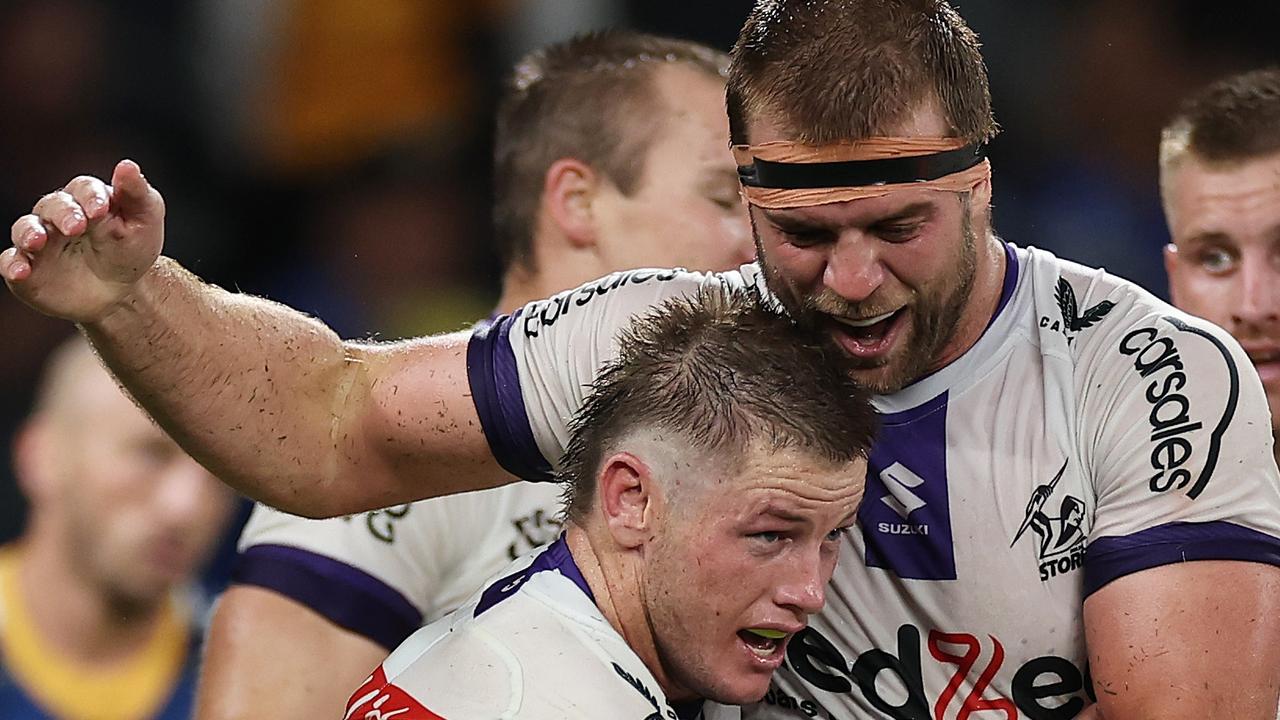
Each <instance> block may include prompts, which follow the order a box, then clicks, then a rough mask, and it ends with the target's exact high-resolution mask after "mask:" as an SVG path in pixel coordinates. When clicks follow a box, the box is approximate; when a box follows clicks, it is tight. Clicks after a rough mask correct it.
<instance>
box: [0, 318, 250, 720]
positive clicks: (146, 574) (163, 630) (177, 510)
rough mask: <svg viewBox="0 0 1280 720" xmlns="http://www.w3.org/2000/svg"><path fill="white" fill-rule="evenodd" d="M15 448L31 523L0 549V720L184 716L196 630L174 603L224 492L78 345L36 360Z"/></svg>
mask: <svg viewBox="0 0 1280 720" xmlns="http://www.w3.org/2000/svg"><path fill="white" fill-rule="evenodd" d="M13 448H14V452H13V457H14V470H15V476H16V477H17V479H18V484H19V486H20V487H21V489H22V491H23V494H24V495H25V496H26V497H27V499H28V501H30V512H29V514H28V517H27V527H26V531H25V532H24V533H23V535H22V536H21V537H20V538H19V539H18V540H17V541H15V542H14V543H12V544H10V545H7V546H5V547H3V548H0V717H3V718H5V719H6V720H53V719H55V718H57V719H59V720H78V719H82V718H95V719H97V718H100V719H101V720H143V719H144V718H154V719H156V720H186V718H190V717H191V709H192V700H193V698H194V695H195V676H196V665H197V660H198V658H199V632H200V629H199V619H198V618H197V617H195V615H196V613H198V612H199V609H198V608H196V607H193V602H192V600H193V598H192V597H190V596H188V595H187V594H186V593H185V591H186V590H189V589H190V588H189V587H188V586H189V585H190V584H191V583H193V582H194V580H195V573H196V571H197V570H198V569H199V567H200V564H201V563H202V562H203V561H204V560H205V559H206V558H207V557H208V555H209V553H210V552H211V551H212V550H213V548H214V545H215V543H216V542H217V540H218V538H219V536H220V535H221V533H222V530H223V529H224V528H225V526H226V524H227V522H228V521H229V520H230V518H231V513H232V510H233V508H234V496H233V494H232V493H231V491H230V490H229V489H228V488H227V487H226V486H225V485H223V484H222V483H220V482H218V480H217V478H215V477H213V476H212V475H210V474H209V473H208V472H207V471H206V470H205V469H204V468H202V467H200V465H199V464H197V463H196V461H194V460H192V459H191V458H190V457H188V456H187V454H186V453H184V452H182V450H181V448H179V447H178V445H177V443H175V442H174V441H173V440H171V439H169V437H168V436H166V435H165V434H164V431H163V430H161V429H160V428H158V427H156V425H155V423H153V422H151V419H150V418H148V417H147V416H146V414H145V413H143V412H142V411H141V410H140V409H138V407H137V406H136V405H134V404H133V401H132V400H130V399H129V397H128V396H126V395H125V394H124V393H123V392H121V390H120V388H119V386H117V385H116V382H115V380H114V379H113V378H112V377H111V375H110V373H108V372H107V370H106V369H105V368H103V367H102V365H101V364H100V363H99V362H98V360H97V358H95V357H94V355H93V350H92V349H91V348H90V347H89V343H87V342H85V340H84V338H82V337H79V336H75V337H73V338H72V339H70V340H68V341H67V342H65V343H64V344H63V345H62V346H60V347H59V348H58V349H57V350H55V351H54V353H53V355H52V356H50V359H49V360H48V362H47V363H46V366H45V371H44V377H43V379H42V380H41V383H40V387H39V389H38V391H37V394H36V403H35V407H34V409H33V411H32V413H31V415H30V417H29V418H28V419H27V420H26V422H25V423H24V424H23V426H22V428H21V429H20V430H19V431H18V434H17V435H16V436H15V438H14V442H13Z"/></svg>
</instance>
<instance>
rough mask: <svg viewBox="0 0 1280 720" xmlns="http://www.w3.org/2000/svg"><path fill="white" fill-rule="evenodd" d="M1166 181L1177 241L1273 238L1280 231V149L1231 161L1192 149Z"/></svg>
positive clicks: (1247, 240)
mask: <svg viewBox="0 0 1280 720" xmlns="http://www.w3.org/2000/svg"><path fill="white" fill-rule="evenodd" d="M1164 181H1165V195H1166V198H1165V200H1166V208H1167V210H1168V215H1169V225H1170V230H1171V231H1172V234H1173V239H1174V242H1175V243H1178V244H1180V245H1181V244H1189V243H1196V242H1203V241H1205V240H1225V239H1230V240H1231V241H1233V242H1239V243H1251V242H1270V241H1272V240H1274V239H1275V236H1276V235H1278V234H1280V154H1275V155H1271V156H1267V157H1262V158H1256V159H1251V160H1245V161H1241V162H1232V163H1209V162H1205V161H1202V160H1200V159H1199V158H1197V157H1195V156H1194V155H1190V154H1189V155H1187V156H1185V157H1183V158H1181V159H1180V160H1179V161H1177V162H1176V163H1174V164H1172V165H1171V166H1170V167H1169V168H1168V169H1166V171H1165V178H1164Z"/></svg>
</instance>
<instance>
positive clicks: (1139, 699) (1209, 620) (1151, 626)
mask: <svg viewBox="0 0 1280 720" xmlns="http://www.w3.org/2000/svg"><path fill="white" fill-rule="evenodd" d="M1084 621H1085V636H1086V642H1087V644H1088V648H1089V665H1090V670H1091V673H1092V676H1093V684H1094V688H1095V690H1096V691H1097V697H1098V706H1099V709H1100V710H1101V714H1102V716H1103V717H1106V718H1124V719H1125V720H1130V719H1135V720H1137V719H1142V718H1161V719H1162V720H1176V719H1177V718H1204V717H1230V718H1235V719H1237V720H1249V719H1252V718H1257V719H1259V720H1262V719H1264V718H1265V719H1266V720H1271V719H1272V718H1274V717H1275V713H1276V706H1277V697H1278V693H1280V568H1278V567H1275V566H1271V565H1265V564H1261V563H1252V562H1240V561H1216V560H1215V561H1199V562H1186V563H1177V564H1171V565H1162V566H1160V567H1156V568H1152V569H1148V570H1144V571H1142V572H1138V573H1134V574H1131V575H1126V576H1124V577H1121V578H1119V579H1117V580H1114V581H1113V582H1110V583H1108V584H1107V585H1106V586H1105V587H1103V588H1101V589H1099V590H1098V591H1097V592H1095V593H1093V594H1092V595H1091V596H1090V597H1089V598H1088V599H1087V600H1086V601H1085V604H1084Z"/></svg>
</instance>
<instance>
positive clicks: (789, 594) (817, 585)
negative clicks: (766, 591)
mask: <svg viewBox="0 0 1280 720" xmlns="http://www.w3.org/2000/svg"><path fill="white" fill-rule="evenodd" d="M829 579H830V577H829V574H828V573H825V572H824V568H823V558H822V556H821V551H820V550H814V551H813V552H807V553H805V554H804V556H803V557H802V558H798V559H797V561H796V562H794V563H792V564H791V567H790V568H789V570H788V571H787V573H786V574H785V576H784V577H783V578H782V581H781V582H780V583H779V584H778V587H777V589H776V592H775V594H774V597H775V601H776V602H777V604H778V605H780V606H782V607H786V608H790V609H792V610H795V611H799V612H800V613H803V614H805V615H812V614H813V613H816V612H818V611H819V610H821V609H822V606H823V605H824V604H826V600H827V594H826V591H827V580H829Z"/></svg>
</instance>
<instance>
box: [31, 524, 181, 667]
mask: <svg viewBox="0 0 1280 720" xmlns="http://www.w3.org/2000/svg"><path fill="white" fill-rule="evenodd" d="M52 529H53V528H44V529H43V530H52ZM32 530H33V531H35V532H33V533H31V534H30V536H29V540H28V541H27V542H25V543H24V545H23V548H22V557H21V560H20V562H19V568H18V597H19V598H21V602H22V604H23V606H24V608H25V610H26V613H27V615H28V617H30V619H31V622H32V624H33V625H34V626H35V629H36V631H37V632H38V633H39V635H40V637H42V638H44V639H45V640H46V641H47V642H48V643H50V645H51V646H53V647H54V648H57V650H58V651H59V652H61V653H64V654H65V655H66V656H67V657H69V658H74V659H76V660H78V661H81V662H83V663H86V664H112V663H114V662H117V661H121V660H124V659H126V658H128V657H129V656H131V655H132V654H134V653H135V652H136V651H137V650H139V649H140V648H142V647H143V646H145V644H146V643H147V641H148V640H149V639H150V637H151V635H152V633H153V631H154V630H155V628H156V625H157V622H158V621H159V619H160V618H161V616H162V614H163V611H164V608H165V603H164V602H159V603H154V604H150V605H146V606H142V605H139V604H137V603H129V604H127V605H124V604H122V603H118V602H113V601H112V598H111V597H110V595H109V593H107V592H105V591H103V590H102V589H101V588H100V587H98V586H97V585H95V584H94V582H93V581H92V580H91V579H90V578H88V577H86V573H84V572H82V571H80V570H79V569H78V568H77V567H76V566H75V565H74V564H73V562H72V561H71V558H70V549H69V548H67V547H66V545H65V543H63V542H60V541H59V539H58V538H57V537H56V536H53V535H52V534H51V533H48V532H41V530H42V529H41V528H37V527H33V528H32Z"/></svg>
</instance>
